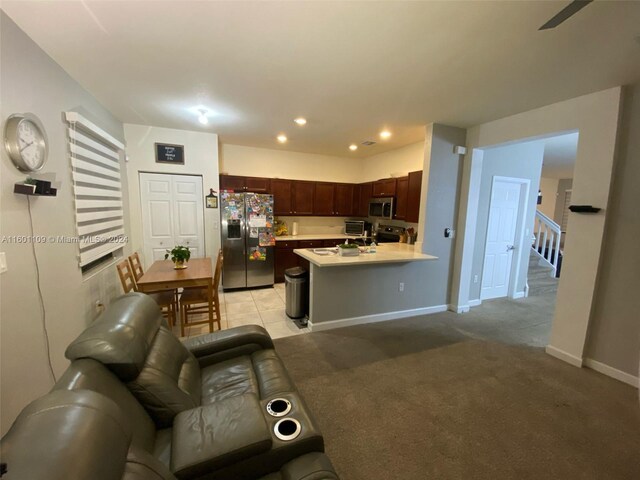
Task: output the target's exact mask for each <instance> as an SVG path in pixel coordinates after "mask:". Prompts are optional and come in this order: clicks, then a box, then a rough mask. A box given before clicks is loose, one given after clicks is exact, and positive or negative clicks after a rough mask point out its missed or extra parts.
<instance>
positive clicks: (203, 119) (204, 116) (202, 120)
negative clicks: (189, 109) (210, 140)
mask: <svg viewBox="0 0 640 480" xmlns="http://www.w3.org/2000/svg"><path fill="white" fill-rule="evenodd" d="M198 121H199V122H200V123H201V124H203V125H206V124H207V123H209V119H208V118H207V112H206V111H205V110H200V111H199V114H198Z"/></svg>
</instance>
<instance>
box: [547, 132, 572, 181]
mask: <svg viewBox="0 0 640 480" xmlns="http://www.w3.org/2000/svg"><path fill="white" fill-rule="evenodd" d="M577 152H578V133H577V132H576V133H569V134H567V135H560V136H557V137H551V138H548V139H546V140H545V141H544V158H543V161H542V176H543V177H547V178H573V167H574V166H575V163H576V154H577Z"/></svg>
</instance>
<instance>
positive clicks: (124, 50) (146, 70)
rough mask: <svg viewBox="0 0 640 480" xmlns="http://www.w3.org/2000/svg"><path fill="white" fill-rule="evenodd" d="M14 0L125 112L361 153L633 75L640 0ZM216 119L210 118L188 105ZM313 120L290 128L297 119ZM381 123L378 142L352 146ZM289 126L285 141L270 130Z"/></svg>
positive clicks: (254, 139) (68, 64) (176, 124)
mask: <svg viewBox="0 0 640 480" xmlns="http://www.w3.org/2000/svg"><path fill="white" fill-rule="evenodd" d="M567 3H568V1H560V2H557V1H544V2H541V1H533V2H531V1H509V2H507V1H497V2H491V1H470V2H463V1H451V2H398V1H387V2H347V1H343V2H320V1H317V2H284V1H278V2H240V1H235V2H212V1H211V2H206V1H205V2H191V1H172V2H168V1H164V2H159V1H158V2H145V1H126V2H119V1H101V2H96V1H88V0H87V1H85V2H76V1H67V2H65V1H55V2H33V1H11V0H3V2H2V8H3V9H4V10H5V12H7V14H8V15H9V16H10V17H11V18H12V19H13V20H14V21H15V22H16V23H17V24H18V25H19V26H20V27H21V28H22V29H23V30H25V31H26V32H27V34H28V35H29V36H31V37H32V38H33V39H34V40H35V41H36V42H37V43H38V44H39V45H40V46H41V47H42V48H43V49H44V50H45V51H46V52H48V53H49V54H50V55H51V56H52V57H53V58H54V59H55V60H56V61H57V62H58V63H59V64H60V65H62V66H63V67H64V68H65V69H66V70H67V71H68V72H69V73H70V74H71V75H72V76H73V77H74V78H76V79H77V80H78V81H79V82H80V83H81V84H82V85H83V86H84V87H85V88H87V89H88V90H89V91H90V92H91V93H93V94H94V95H95V96H96V97H97V98H98V99H99V100H100V101H101V102H102V103H103V104H104V105H105V106H106V107H107V108H108V109H109V110H111V111H112V112H113V113H114V114H115V115H116V116H117V117H118V118H119V119H120V120H122V121H123V122H126V123H138V124H149V125H157V126H163V127H169V128H181V129H190V130H206V131H211V132H216V133H219V134H220V138H221V141H222V142H225V143H235V144H241V145H251V146H259V147H268V148H284V149H287V150H295V151H303V152H313V153H324V154H332V155H341V156H368V155H371V154H377V153H381V152H382V151H385V150H389V149H391V148H397V147H399V146H402V145H406V144H408V143H412V142H415V141H418V140H420V139H421V138H423V135H424V129H423V126H424V125H425V124H427V123H430V122H440V123H444V124H448V125H454V126H460V127H467V126H471V125H475V124H478V123H481V122H485V121H488V120H492V119H496V118H501V117H505V116H508V115H511V114H514V113H517V112H522V111H526V110H530V109H532V108H535V107H539V106H543V105H547V104H550V103H554V102H556V101H560V100H564V99H567V98H571V97H576V96H579V95H582V94H586V93H590V92H594V91H598V90H602V89H605V88H609V87H613V86H616V85H621V84H627V83H631V82H633V81H635V80H637V79H639V78H640V44H639V42H637V41H636V37H638V36H639V35H640V2H609V1H596V2H594V3H593V4H591V5H589V6H587V7H586V8H584V9H583V10H581V11H580V12H579V13H577V14H576V15H575V16H574V17H572V18H570V19H569V20H568V21H567V22H565V23H564V24H562V25H561V26H560V27H558V28H556V29H554V30H547V31H543V32H540V31H538V30H537V29H538V27H539V26H540V25H542V24H543V23H544V22H545V21H547V20H548V19H549V18H551V17H552V16H553V15H554V14H555V13H557V12H558V11H559V10H560V9H561V8H563V7H564V6H565V5H566V4H567ZM198 104H204V105H207V106H208V107H210V108H211V109H213V110H214V111H215V112H217V115H216V116H214V117H212V118H211V122H210V124H209V125H208V126H206V127H204V126H201V125H200V124H199V123H197V120H196V115H194V114H193V113H190V112H189V111H188V109H189V108H190V107H193V106H195V105H198ZM299 115H302V116H305V117H307V118H308V120H309V123H308V125H307V126H306V127H304V128H300V127H297V126H295V125H294V124H293V122H292V120H293V118H294V117H296V116H299ZM383 127H387V128H389V129H390V130H391V131H392V132H393V136H392V138H391V139H390V140H389V141H386V142H381V144H378V145H376V146H374V147H369V148H365V147H360V149H359V150H358V151H357V152H356V153H350V152H349V151H348V150H347V147H348V145H349V144H350V143H352V142H357V143H359V142H361V141H363V140H366V139H376V140H377V138H376V135H377V133H378V132H379V131H380V130H381V129H382V128H383ZM280 132H283V133H286V134H287V135H288V136H289V138H290V141H289V143H288V144H286V145H284V146H281V145H279V144H277V143H276V142H275V136H276V135H277V134H278V133H280Z"/></svg>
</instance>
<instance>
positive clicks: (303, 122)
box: [293, 117, 307, 127]
mask: <svg viewBox="0 0 640 480" xmlns="http://www.w3.org/2000/svg"><path fill="white" fill-rule="evenodd" d="M293 121H294V122H296V123H297V124H298V125H300V126H301V127H302V126H304V125H306V124H307V119H306V118H302V117H298V118H296V119H294V120H293Z"/></svg>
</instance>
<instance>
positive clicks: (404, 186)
mask: <svg viewBox="0 0 640 480" xmlns="http://www.w3.org/2000/svg"><path fill="white" fill-rule="evenodd" d="M408 194H409V177H401V178H398V179H397V181H396V212H395V214H394V215H393V217H394V218H397V219H398V220H404V219H406V217H407V205H408V203H407V202H408V200H409V198H408Z"/></svg>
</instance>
